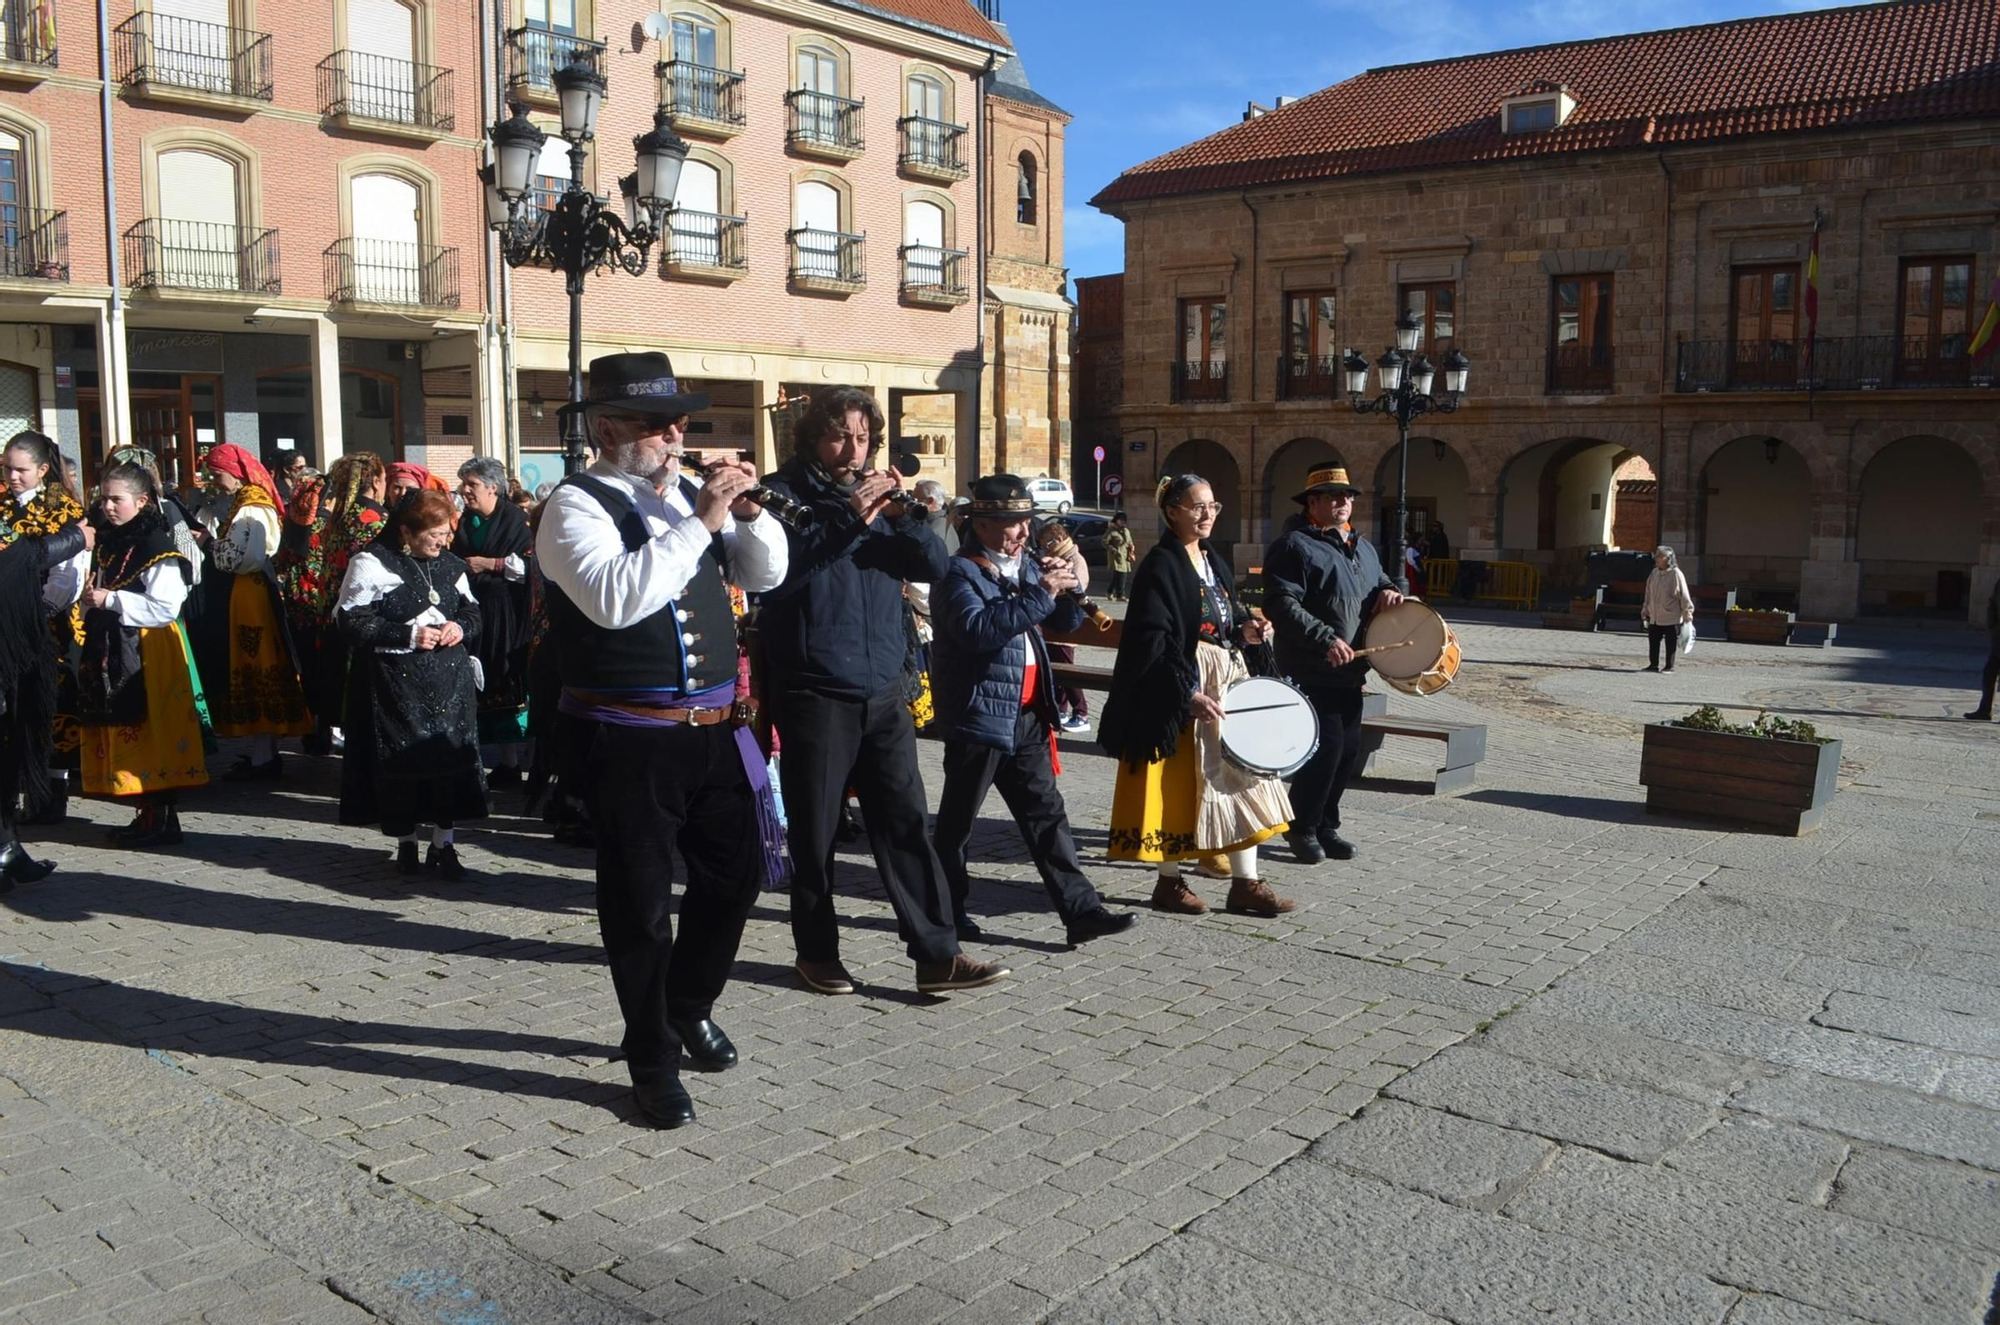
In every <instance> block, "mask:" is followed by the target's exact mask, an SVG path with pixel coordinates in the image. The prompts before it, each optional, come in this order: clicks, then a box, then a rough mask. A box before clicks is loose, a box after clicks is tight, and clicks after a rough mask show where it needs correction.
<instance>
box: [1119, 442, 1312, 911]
mask: <svg viewBox="0 0 2000 1325" xmlns="http://www.w3.org/2000/svg"><path fill="white" fill-rule="evenodd" d="M1158 498H1159V503H1160V515H1161V517H1162V519H1163V520H1164V521H1165V524H1166V534H1165V536H1164V537H1163V538H1162V539H1161V540H1160V544H1159V546H1158V547H1155V548H1154V549H1153V550H1152V551H1151V552H1149V553H1147V554H1146V557H1145V559H1144V560H1143V561H1141V562H1140V563H1139V569H1138V571H1137V572H1136V573H1135V574H1134V576H1133V579H1132V598H1131V606H1130V607H1129V608H1128V609H1127V610H1126V613H1125V633H1124V642H1123V643H1122V644H1121V645H1120V647H1119V649H1118V662H1117V664H1116V666H1115V667H1114V668H1113V669H1112V674H1111V694H1110V697H1109V698H1108V699H1107V700H1106V701H1105V705H1104V714H1103V719H1102V722H1101V724H1100V726H1099V729H1098V730H1099V740H1100V743H1101V744H1102V745H1103V746H1104V749H1105V750H1106V751H1107V752H1108V753H1110V754H1111V755H1113V756H1114V757H1115V758H1117V759H1118V761H1119V765H1118V778H1117V782H1116V785H1115V789H1114V791H1113V793H1112V800H1111V836H1110V856H1111V858H1112V859H1113V860H1148V861H1158V862H1159V864H1160V877H1159V881H1158V882H1157V884H1155V886H1154V888H1153V907H1154V909H1155V910H1159V911H1171V912H1175V913H1178V914H1181V915H1200V914H1202V913H1203V912H1204V911H1206V910H1208V907H1207V906H1206V905H1204V904H1203V902H1202V900H1201V899H1200V898H1199V897H1197V896H1195V894H1194V892H1193V890H1191V889H1190V888H1189V887H1188V886H1187V884H1186V882H1185V881H1184V880H1183V879H1182V878H1181V868H1180V862H1181V861H1183V860H1187V859H1191V858H1195V857H1200V856H1205V855H1210V854H1213V853H1215V852H1223V853H1226V854H1227V856H1228V858H1229V873H1230V881H1229V900H1228V902H1227V903H1226V906H1227V908H1228V909H1229V910H1230V911H1234V912H1237V913H1240V914H1246V915H1260V916H1275V915H1278V914H1280V913H1282V912H1285V911H1289V910H1291V909H1292V907H1293V903H1292V902H1291V900H1290V899H1288V898H1283V897H1279V896H1278V895H1277V894H1275V893H1273V892H1272V891H1271V889H1270V887H1269V886H1268V885H1267V884H1265V883H1264V882H1263V881H1262V880H1261V879H1260V878H1258V877H1257V844H1258V843H1259V842H1262V841H1264V840H1265V839H1267V838H1270V837H1272V836H1275V835H1276V834H1277V833H1279V832H1280V831H1282V830H1283V829H1284V827H1285V825H1286V823H1287V822H1288V821H1289V820H1290V818H1291V814H1292V809H1291V802H1290V801H1289V800H1288V799H1287V798H1286V796H1285V788H1284V784H1283V783H1282V782H1279V781H1278V780H1277V779H1276V778H1262V777H1256V776H1254V775H1250V774H1246V773H1244V772H1242V771H1240V770H1239V769H1237V768H1235V767H1234V766H1233V765H1231V764H1229V763H1227V762H1226V761H1225V760H1224V759H1223V757H1222V749H1221V745H1222V741H1221V736H1222V695H1223V692H1224V691H1225V690H1227V689H1228V688H1229V687H1230V686H1231V685H1233V684H1234V683H1236V682H1237V681H1239V680H1241V679H1243V677H1245V676H1247V675H1248V674H1249V673H1248V671H1247V669H1246V668H1245V667H1244V666H1243V663H1242V661H1241V659H1239V658H1238V657H1237V656H1236V655H1235V653H1234V652H1233V651H1232V649H1231V647H1230V646H1232V645H1234V644H1238V643H1244V644H1257V643H1261V642H1262V640H1263V638H1264V629H1265V628H1264V625H1263V623H1262V622H1260V621H1257V620H1255V619H1254V618H1252V617H1251V616H1250V614H1249V613H1248V612H1247V611H1246V610H1245V609H1244V607H1243V604H1242V600H1241V599H1239V598H1238V597H1237V596H1236V591H1235V585H1234V583H1233V581H1232V580H1231V578H1230V574H1229V568H1228V566H1226V565H1224V564H1223V563H1222V561H1221V560H1220V559H1219V558H1217V557H1216V556H1214V555H1213V553H1212V552H1211V551H1210V550H1209V547H1208V543H1207V541H1206V540H1207V538H1208V536H1209V534H1210V533H1211V532H1212V531H1213V530H1214V528H1215V518H1216V516H1217V515H1218V514H1219V513H1220V512H1221V510H1222V507H1221V504H1220V503H1218V502H1217V501H1216V500H1215V492H1214V490H1213V489H1212V488H1210V487H1209V485H1208V481H1207V480H1206V479H1203V478H1201V477H1200V476H1199V475H1195V474H1182V475H1179V476H1177V477H1169V478H1167V479H1165V480H1163V481H1162V482H1161V484H1160V487H1159V492H1158Z"/></svg>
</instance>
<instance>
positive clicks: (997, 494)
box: [970, 474, 1035, 515]
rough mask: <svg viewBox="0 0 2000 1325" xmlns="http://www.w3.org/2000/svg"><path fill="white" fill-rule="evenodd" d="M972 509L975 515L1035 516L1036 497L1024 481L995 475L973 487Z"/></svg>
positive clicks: (1010, 475)
mask: <svg viewBox="0 0 2000 1325" xmlns="http://www.w3.org/2000/svg"><path fill="white" fill-rule="evenodd" d="M970 509H971V512H972V514H974V515H1033V514H1034V513H1035V497H1034V494H1033V493H1031V492H1029V491H1028V485H1027V483H1026V482H1025V481H1023V480H1022V479H1019V478H1016V477H1015V476H1014V475H1012V474H993V475H990V476H989V477H986V478H983V479H980V480H978V481H977V482H975V483H974V484H973V485H972V501H971V503H970Z"/></svg>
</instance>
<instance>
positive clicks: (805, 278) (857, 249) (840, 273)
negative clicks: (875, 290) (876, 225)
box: [785, 230, 868, 290]
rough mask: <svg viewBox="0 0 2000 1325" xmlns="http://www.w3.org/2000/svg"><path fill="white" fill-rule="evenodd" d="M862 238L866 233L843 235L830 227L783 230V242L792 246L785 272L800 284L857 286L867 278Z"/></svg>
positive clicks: (859, 286) (865, 237) (864, 239)
mask: <svg viewBox="0 0 2000 1325" xmlns="http://www.w3.org/2000/svg"><path fill="white" fill-rule="evenodd" d="M866 240H867V236H866V235H846V234H841V233H839V232H838V231H834V230H787V231H786V232H785V242H786V243H787V244H789V245H790V246H791V250H792V265H791V270H790V272H789V273H787V274H788V275H789V276H790V278H791V279H792V280H793V281H795V282H798V283H799V284H802V285H808V286H811V285H820V286H846V287H851V288H854V289H857V290H858V289H860V288H861V286H862V285H864V284H866V283H867V279H868V277H867V268H866V265H865V262H864V258H865V249H864V244H865V243H866Z"/></svg>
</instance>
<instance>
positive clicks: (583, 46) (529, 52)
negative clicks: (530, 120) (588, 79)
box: [507, 28, 604, 98]
mask: <svg viewBox="0 0 2000 1325" xmlns="http://www.w3.org/2000/svg"><path fill="white" fill-rule="evenodd" d="M578 51H581V52H582V53H583V57H584V60H585V62H586V63H587V64H589V66H590V67H591V68H592V69H595V70H597V72H599V73H603V72H604V43H603V42H601V41H592V40H591V39H590V38H588V37H573V36H570V35H569V34H567V33H563V32H550V31H549V30H548V29H547V28H512V29H509V30H508V33H507V90H508V91H509V92H524V93H529V94H531V95H539V96H541V97H544V98H549V97H553V96H554V95H555V91H556V82H555V75H556V70H558V69H561V68H562V67H564V66H565V65H567V64H568V63H569V62H570V58H571V57H572V56H573V55H574V54H575V53H576V52H578Z"/></svg>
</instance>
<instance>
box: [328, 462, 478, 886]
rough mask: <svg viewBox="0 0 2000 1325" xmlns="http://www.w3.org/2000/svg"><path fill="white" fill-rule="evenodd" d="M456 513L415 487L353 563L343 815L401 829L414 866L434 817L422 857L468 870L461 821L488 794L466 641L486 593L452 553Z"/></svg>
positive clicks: (444, 868)
mask: <svg viewBox="0 0 2000 1325" xmlns="http://www.w3.org/2000/svg"><path fill="white" fill-rule="evenodd" d="M451 512H452V507H451V501H450V499H449V498H447V497H445V496H443V495H442V494H440V493H434V492H421V491H420V492H416V493H414V494H413V495H410V496H407V497H405V498H404V499H403V503H402V504H401V505H400V506H398V507H397V508H396V509H395V511H394V513H393V514H391V515H390V517H389V521H388V524H387V526H386V527H385V530H384V532H383V535H382V537H380V538H378V539H376V540H375V542H373V543H372V544H370V545H369V546H368V547H367V548H366V549H365V550H364V551H363V552H362V553H361V554H360V555H359V556H357V557H355V558H354V560H353V561H352V562H351V563H350V564H349V565H348V568H347V578H346V580H345V582H344V583H343V584H342V585H341V590H340V605H339V608H338V610H337V613H336V617H335V619H336V621H337V622H338V624H339V627H340V630H341V632H342V633H343V634H344V635H346V636H347V638H348V639H349V640H350V641H352V643H353V645H354V649H355V654H354V665H353V667H352V669H351V679H350V682H349V687H348V697H347V723H348V727H347V753H346V758H345V760H344V761H343V763H342V766H341V770H340V822H342V823H343V824H357V825H360V824H379V825H380V826H381V828H382V831H383V832H385V833H387V834H389V835H390V836H392V837H394V838H396V839H397V843H396V867H397V869H398V870H400V871H401V872H403V873H404V874H414V873H416V872H417V870H418V864H417V843H418V840H419V837H420V835H421V832H422V828H423V825H425V824H429V825H431V826H432V832H431V846H430V851H429V853H428V854H427V857H426V859H425V862H424V863H425V864H426V865H427V866H429V867H431V868H433V869H435V870H437V872H438V874H439V876H440V877H442V878H445V879H449V880H458V879H463V878H464V877H465V866H464V864H463V863H462V862H461V861H460V860H459V858H458V851H457V848H456V847H455V846H454V845H453V843H452V830H453V828H454V827H455V826H456V825H457V824H459V823H461V822H463V821H464V820H467V819H483V818H485V817H486V813H487V803H486V776H485V771H484V769H483V768H482V767H481V765H480V762H479V717H478V698H477V692H476V689H475V685H474V680H473V662H472V655H471V654H470V653H469V652H468V649H467V646H468V645H469V644H470V642H471V641H472V640H473V639H475V638H476V637H477V636H478V634H479V603H478V600H477V599H475V598H474V597H473V596H472V586H471V584H470V583H469V582H468V580H467V578H466V571H465V563H464V562H463V561H460V560H459V559H458V557H456V556H454V555H453V554H452V553H451V551H450V544H451Z"/></svg>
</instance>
